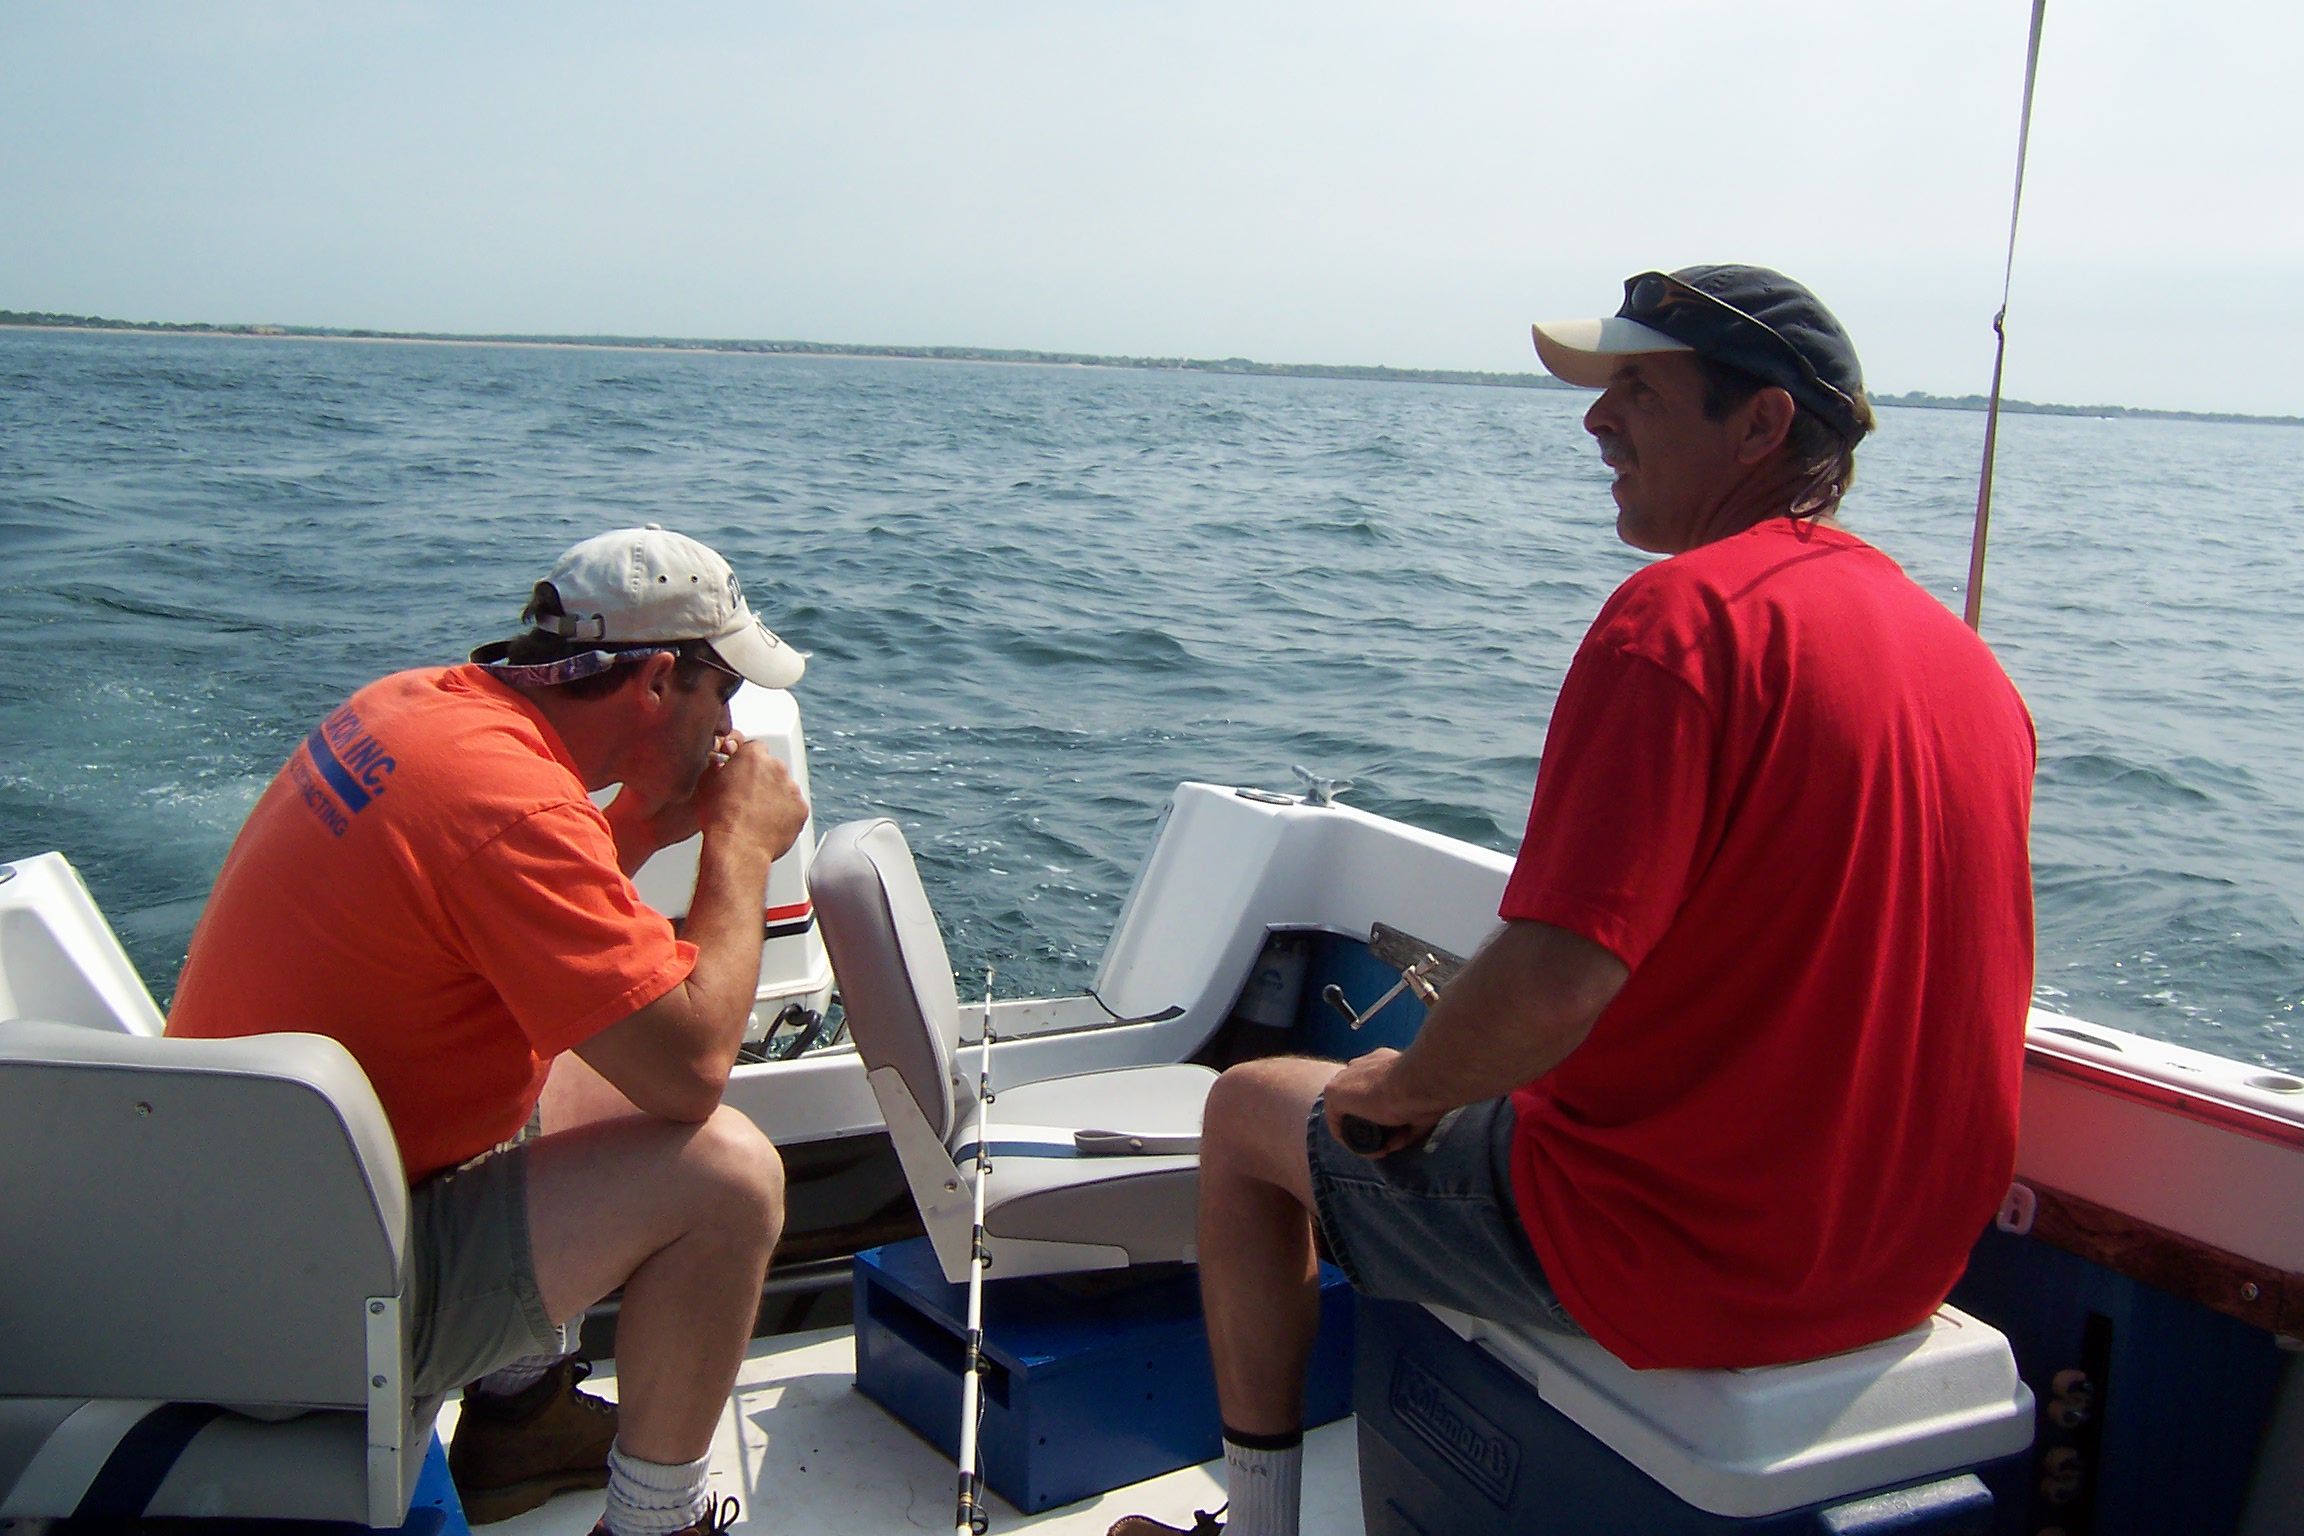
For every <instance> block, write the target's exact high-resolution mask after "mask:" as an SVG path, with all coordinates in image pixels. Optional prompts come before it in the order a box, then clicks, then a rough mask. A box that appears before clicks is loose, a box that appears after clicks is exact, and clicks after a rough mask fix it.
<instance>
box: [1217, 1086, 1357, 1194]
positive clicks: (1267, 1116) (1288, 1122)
mask: <svg viewBox="0 0 2304 1536" xmlns="http://www.w3.org/2000/svg"><path fill="white" fill-rule="evenodd" d="M1341 1070H1342V1068H1341V1067H1340V1066H1339V1064H1337V1063H1335V1062H1329V1061H1314V1060H1309V1059H1307V1058H1304V1057H1300V1056H1273V1057H1267V1058H1265V1059H1263V1060H1261V1061H1249V1062H1243V1063H1241V1064H1240V1065H1239V1066H1236V1067H1234V1068H1232V1069H1231V1070H1230V1071H1228V1072H1226V1073H1225V1074H1224V1075H1223V1076H1222V1077H1219V1078H1218V1079H1216V1084H1215V1086H1214V1087H1212V1088H1210V1089H1209V1090H1208V1103H1207V1107H1206V1109H1205V1111H1204V1112H1203V1114H1202V1119H1201V1127H1200V1161H1201V1166H1202V1167H1204V1168H1206V1167H1211V1166H1212V1167H1214V1168H1217V1169H1219V1170H1232V1169H1238V1170H1240V1171H1243V1172H1249V1173H1252V1174H1259V1175H1261V1176H1264V1177H1267V1178H1269V1177H1271V1176H1272V1175H1273V1173H1274V1172H1276V1171H1277V1170H1275V1169H1274V1168H1272V1167H1270V1166H1268V1165H1270V1164H1272V1163H1273V1162H1274V1160H1275V1159H1280V1160H1282V1161H1301V1160H1302V1154H1303V1148H1304V1127H1305V1122H1306V1120H1307V1119H1308V1118H1309V1116H1310V1115H1311V1112H1312V1104H1313V1102H1314V1101H1315V1100H1316V1099H1318V1098H1319V1096H1320V1090H1321V1088H1322V1087H1323V1086H1324V1085H1325V1084H1326V1083H1327V1081H1328V1079H1329V1078H1331V1077H1333V1076H1335V1075H1336V1073H1337V1072H1339V1071H1341Z"/></svg>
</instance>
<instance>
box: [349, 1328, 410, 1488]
mask: <svg viewBox="0 0 2304 1536" xmlns="http://www.w3.org/2000/svg"><path fill="white" fill-rule="evenodd" d="M360 1306H361V1312H362V1314H363V1315H362V1317H361V1323H362V1325H363V1326H364V1328H365V1330H366V1333H365V1337H366V1339H367V1346H368V1348H367V1364H368V1523H369V1525H371V1526H372V1527H375V1528H376V1529H378V1530H390V1529H392V1528H393V1527H396V1526H398V1525H400V1524H401V1523H402V1522H403V1521H404V1520H405V1518H406V1516H407V1512H408V1497H407V1493H408V1491H407V1490H406V1489H405V1488H403V1487H401V1485H400V1478H401V1467H402V1452H403V1451H404V1450H405V1449H406V1444H407V1438H408V1383H407V1381H406V1380H405V1379H404V1378H405V1375H406V1371H407V1367H406V1365H405V1363H404V1361H403V1356H402V1346H401V1334H400V1298H399V1297H397V1296H371V1297H369V1298H368V1299H367V1300H365V1301H363V1302H362V1303H361V1304H360Z"/></svg>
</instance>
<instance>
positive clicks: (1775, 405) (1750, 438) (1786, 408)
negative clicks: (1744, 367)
mask: <svg viewBox="0 0 2304 1536" xmlns="http://www.w3.org/2000/svg"><path fill="white" fill-rule="evenodd" d="M1799 409H1800V408H1799V407H1798V406H1796V405H1794V404H1793V403H1792V396H1791V393H1790V392H1789V391H1788V390H1785V389H1782V388H1779V387H1778V386H1776V385H1774V384H1769V385H1765V386H1763V387H1762V388H1761V389H1760V390H1759V391H1758V392H1757V393H1755V394H1754V395H1753V396H1752V398H1751V399H1749V400H1747V401H1745V402H1744V436H1743V440H1742V441H1740V442H1739V443H1738V444H1737V445H1736V461H1737V462H1738V463H1740V464H1757V463H1759V462H1761V461H1762V460H1763V459H1765V458H1767V457H1768V456H1769V455H1770V454H1772V453H1774V452H1775V451H1776V450H1777V449H1779V448H1781V447H1783V446H1784V439H1785V438H1786V437H1788V436H1790V435H1791V432H1792V418H1793V416H1794V415H1795V414H1796V413H1797V412H1798V411H1799Z"/></svg>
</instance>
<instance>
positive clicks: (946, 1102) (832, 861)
mask: <svg viewBox="0 0 2304 1536" xmlns="http://www.w3.org/2000/svg"><path fill="white" fill-rule="evenodd" d="M808 890H809V895H810V897H811V898H812V899H813V900H814V902H815V904H816V910H817V914H818V921H819V923H820V924H821V926H822V929H823V933H824V944H825V947H826V949H828V950H829V951H830V952H831V957H832V970H833V974H835V975H836V976H838V977H839V979H840V1003H841V1007H842V1008H844V1009H845V1010H846V1011H847V1015H848V1033H849V1036H850V1038H852V1039H853V1040H854V1041H855V1042H856V1050H857V1053H858V1054H859V1055H861V1056H862V1057H863V1058H864V1066H865V1069H866V1070H867V1071H874V1070H877V1069H879V1068H881V1067H888V1066H893V1067H895V1068H896V1069H897V1070H898V1071H899V1072H900V1073H901V1074H902V1075H903V1079H904V1086H905V1088H906V1089H907V1090H908V1091H909V1092H910V1093H911V1095H912V1098H913V1100H914V1102H915V1103H917V1104H918V1105H919V1106H920V1113H921V1116H922V1117H923V1118H924V1119H925V1120H926V1121H927V1122H928V1128H929V1130H930V1131H931V1132H933V1133H934V1134H935V1135H936V1136H937V1137H938V1138H939V1139H940V1140H943V1141H945V1142H947V1144H949V1141H950V1139H951V1136H952V1134H953V1132H954V1129H955V1121H954V1105H953V1094H952V1075H953V1064H952V1063H953V1052H954V1050H955V1048H956V1046H957V1044H958V1041H959V1037H960V998H959V994H958V992H957V991H956V990H955V989H954V987H953V984H952V959H951V956H950V955H948V954H947V953H945V949H944V936H943V935H942V934H941V933H940V932H938V931H937V928H936V914H935V913H934V912H933V911H932V910H930V908H929V906H928V893H927V892H926V891H925V890H923V889H921V886H920V871H919V870H918V869H917V868H916V867H915V866H914V865H913V863H912V850H911V849H910V848H909V847H907V846H906V845H905V842H904V834H903V832H902V831H901V830H900V829H899V828H898V827H897V825H896V823H895V822H893V821H890V820H888V819H887V818H885V817H882V818H880V819H878V820H875V821H851V822H846V823H843V824H842V825H840V826H837V827H834V828H833V829H832V830H831V831H830V832H828V833H827V834H825V837H824V841H823V843H822V844H821V845H819V846H818V848H817V850H816V860H815V863H814V864H813V865H811V866H810V868H809V873H808Z"/></svg>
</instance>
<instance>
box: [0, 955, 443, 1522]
mask: <svg viewBox="0 0 2304 1536" xmlns="http://www.w3.org/2000/svg"><path fill="white" fill-rule="evenodd" d="M16 980H18V981H20V980H21V978H17V979H16ZM17 995H18V998H19V1001H21V1000H22V991H21V989H20V988H19V991H18V994H17ZM0 1187H5V1189H6V1190H7V1196H6V1198H5V1199H0V1253H4V1254H6V1255H7V1261H6V1262H5V1263H0V1339H5V1340H6V1341H7V1344H6V1347H5V1348H0V1515H5V1516H14V1517H50V1518H60V1517H66V1516H70V1515H72V1514H74V1513H75V1511H76V1510H79V1509H80V1508H81V1507H82V1502H83V1500H87V1499H91V1498H93V1499H94V1500H95V1503H96V1505H98V1506H101V1507H105V1508H106V1509H108V1511H109V1512H110V1513H113V1514H115V1515H133V1514H139V1513H141V1514H146V1515H151V1516H163V1515H186V1516H190V1515H205V1516H239V1517H245V1518H250V1519H256V1518H298V1519H329V1520H351V1521H358V1522H362V1523H365V1524H368V1525H371V1526H382V1527H392V1526H398V1525H399V1524H401V1522H402V1520H403V1519H404V1518H405V1513H406V1510H407V1507H408V1499H409V1494H410V1492H411V1491H412V1490H413V1488H414V1486H415V1480H416V1476H417V1473H418V1470H419V1468H420V1466H421V1463H422V1460H423V1456H424V1452H425V1449H426V1445H427V1441H428V1438H429V1434H430V1429H431V1422H432V1416H433V1413H434V1411H435V1410H436V1409H437V1407H438V1401H437V1399H434V1400H430V1401H416V1400H414V1399H412V1398H411V1397H410V1396H409V1394H408V1390H407V1387H408V1371H407V1366H406V1360H405V1356H406V1344H405V1341H404V1337H403V1333H402V1320H401V1315H400V1303H401V1296H402V1294H403V1279H404V1276H405V1273H406V1244H407V1226H408V1188H407V1183H406V1180H405V1177H404V1176H403V1173H402V1170H401V1165H400V1158H399V1153H398V1151H397V1149H396V1148H395V1146H394V1143H393V1139H392V1134H391V1130H390V1127H389V1126H388V1124H387V1123H386V1121H385V1119H384V1112H383V1110H382V1108H381V1106H379V1105H378V1103H377V1101H376V1096H375V1094H374V1092H373V1091H372V1090H371V1089H370V1088H369V1086H368V1082H367V1079H366V1078H365V1077H364V1076H363V1075H362V1074H361V1072H360V1069H359V1067H358V1065H357V1064H356V1063H355V1062H354V1061H353V1060H352V1057H351V1056H350V1054H349V1053H347V1052H346V1051H345V1050H344V1048H343V1047H342V1046H340V1045H338V1044H337V1043H336V1042H335V1041H333V1040H329V1039H325V1038H323V1037H321V1036H317V1035H295V1034H278V1035H257V1036H251V1037H248V1038H245V1039H238V1040H171V1039H166V1038H160V1037H148V1036H143V1035H139V1034H130V1033H116V1032H112V1031H109V1030H104V1029H99V1028H90V1027H86V1026H84V1025H80V1024H59V1023H52V1022H36V1021H30V1020H23V1019H19V1020H15V1021H11V1022H8V1023H0ZM220 1404H229V1405H233V1409H235V1410H237V1411H224V1410H221V1409H217V1408H215V1407H214V1406H212V1405H220ZM158 1452H165V1453H166V1454H165V1455H164V1456H160V1457H159V1459H157V1460H155V1459H154V1457H155V1455H156V1454H157V1453H158ZM123 1462H124V1463H125V1464H126V1470H125V1471H123V1470H122V1469H121V1464H123ZM130 1474H133V1475H130ZM123 1489H125V1490H127V1493H123ZM128 1494H133V1495H134V1502H136V1503H137V1507H136V1508H134V1509H126V1508H123V1507H120V1506H119V1505H118V1503H117V1501H118V1500H119V1499H121V1498H123V1497H126V1496H127V1495H128ZM108 1500H109V1501H112V1502H111V1503H107V1502H106V1501H108ZM89 1512H90V1513H93V1512H94V1510H93V1508H91V1509H90V1511H89Z"/></svg>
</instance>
